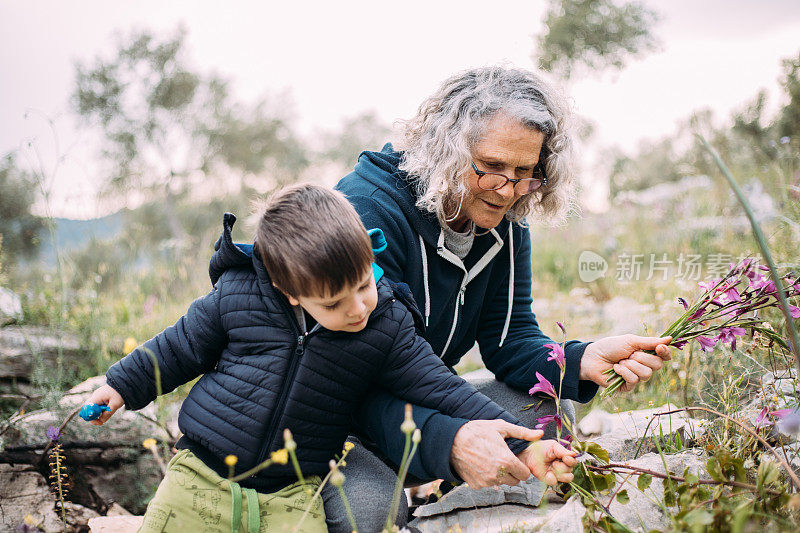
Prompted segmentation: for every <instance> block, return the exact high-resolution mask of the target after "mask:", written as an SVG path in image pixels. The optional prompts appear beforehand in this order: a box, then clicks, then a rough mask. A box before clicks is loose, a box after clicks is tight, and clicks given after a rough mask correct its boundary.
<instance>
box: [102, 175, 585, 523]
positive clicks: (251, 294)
mask: <svg viewBox="0 0 800 533" xmlns="http://www.w3.org/2000/svg"><path fill="white" fill-rule="evenodd" d="M234 221H235V217H233V215H230V214H227V215H226V216H225V219H224V231H223V234H222V236H221V237H220V239H219V241H217V244H216V246H215V248H216V253H215V254H214V255H213V257H212V259H211V264H210V267H209V270H210V274H211V281H212V283H213V285H214V286H213V289H212V290H211V292H210V293H209V294H208V295H206V296H204V297H202V298H199V299H198V300H195V301H194V302H193V303H192V305H191V306H190V307H189V310H188V311H187V313H186V314H185V315H184V316H182V317H181V318H180V319H179V320H178V322H177V323H176V324H175V325H174V326H171V327H169V328H167V329H166V330H164V331H163V332H161V333H159V334H158V335H156V336H155V337H154V338H152V339H151V340H149V341H147V342H146V343H145V344H144V345H143V346H141V347H140V348H138V349H136V350H134V351H133V352H131V353H130V354H129V355H127V356H126V357H124V358H123V359H122V360H120V361H119V362H117V363H116V364H114V365H113V366H112V367H111V368H110V369H109V371H108V373H107V374H106V376H107V385H104V386H103V387H100V388H99V389H97V390H96V391H95V392H94V393H93V394H92V396H91V398H90V400H89V401H90V402H92V403H96V404H104V405H108V406H109V407H110V411H109V412H106V413H103V415H102V416H101V417H100V418H99V419H98V420H96V421H95V423H96V424H98V425H99V424H102V423H104V422H105V421H106V420H108V418H109V417H110V416H111V415H113V414H114V412H115V411H116V410H117V409H119V408H120V407H121V406H122V405H123V404H124V405H125V406H126V407H127V408H128V409H141V408H142V407H144V406H146V405H147V404H149V403H150V402H151V401H153V400H154V399H155V397H156V384H155V377H154V376H155V371H154V366H153V363H152V359H151V357H152V356H154V357H155V359H156V360H157V362H158V368H159V370H160V376H161V388H162V391H163V392H164V393H166V392H169V391H171V390H173V389H174V388H175V387H177V386H178V385H181V384H183V383H186V382H188V381H190V380H192V379H194V378H196V377H197V376H200V375H202V377H201V378H200V379H199V381H198V382H197V383H196V384H195V385H194V386H193V387H192V389H191V391H190V392H189V395H188V396H187V398H186V400H185V401H184V403H183V405H182V407H181V411H180V415H179V418H178V424H179V427H180V429H181V431H182V433H183V436H182V437H181V439H180V440H179V441H178V443H177V444H176V447H177V448H178V449H179V450H180V451H179V453H178V454H177V455H176V456H175V457H174V458H173V459H172V461H170V464H169V467H168V471H167V475H166V476H165V478H164V480H163V481H162V483H161V485H160V486H159V489H158V491H157V493H156V495H155V497H154V498H153V500H152V501H151V502H150V505H149V506H148V509H147V513H146V515H145V521H144V525H143V527H142V530H141V531H191V530H193V528H197V530H198V531H217V530H219V531H222V530H226V531H227V530H232V531H239V525H240V521H241V520H242V517H243V516H244V514H245V513H246V515H247V517H248V521H247V525H248V527H249V530H250V531H257V530H258V529H259V527H260V528H261V529H262V530H268V531H279V530H283V529H286V528H288V529H290V528H291V527H293V526H295V525H296V524H297V522H299V520H300V516H301V515H302V514H303V511H304V510H305V507H306V506H307V504H308V498H309V497H308V496H307V491H306V489H307V488H308V487H307V486H303V485H301V484H300V483H298V482H297V476H296V474H295V471H294V469H293V466H292V464H291V462H290V463H289V464H273V465H271V466H270V467H269V468H266V469H263V470H261V471H259V472H258V473H256V474H255V475H252V476H250V477H248V478H247V479H245V480H242V481H241V484H240V485H239V484H236V483H232V482H229V481H228V480H226V479H225V477H228V476H229V472H230V462H228V463H226V457H228V456H230V455H233V456H236V458H237V460H236V463H235V473H236V474H240V473H242V472H245V471H247V470H249V469H251V468H253V467H254V466H256V465H258V464H259V463H261V462H262V461H264V460H265V459H267V458H269V457H270V454H271V453H273V452H275V451H277V450H279V449H282V448H283V447H284V440H283V436H282V435H283V431H284V429H285V428H288V429H290V430H291V432H292V434H293V435H294V440H295V442H296V443H297V448H296V453H297V458H298V461H299V464H300V468H301V470H302V472H303V474H304V475H305V476H308V477H306V479H307V480H308V482H309V483H311V484H312V485H313V484H318V483H319V478H318V477H316V476H319V475H324V474H325V473H326V472H327V471H328V468H329V467H328V462H329V460H330V459H332V458H333V457H334V455H335V454H337V453H339V452H340V451H341V450H342V446H343V444H344V441H345V439H346V437H347V434H348V430H349V429H350V422H351V415H352V413H353V412H355V411H356V410H357V408H358V406H359V402H360V400H361V398H362V397H363V396H364V394H365V393H366V392H367V391H368V390H370V389H371V388H374V387H378V386H380V387H384V388H386V389H388V390H389V391H391V392H393V393H394V394H396V395H398V396H400V397H402V398H404V399H406V400H408V401H409V402H411V403H414V404H417V405H422V406H426V407H431V408H435V409H438V410H440V411H442V412H444V413H447V414H449V415H451V416H456V417H462V418H469V419H494V418H502V419H505V420H507V421H509V422H512V423H514V424H516V423H518V420H517V419H516V418H515V417H513V416H512V415H510V414H509V413H507V412H506V411H504V410H503V409H502V408H500V407H498V406H497V405H496V404H494V403H493V402H491V401H490V400H489V399H488V398H487V397H485V396H483V395H482V394H480V393H478V392H477V391H476V390H475V389H474V388H473V387H472V386H471V385H469V384H468V383H467V382H465V381H464V380H463V379H461V378H460V377H458V376H456V375H454V374H453V373H451V372H450V371H449V370H448V369H447V368H446V367H445V365H444V364H443V363H442V361H441V360H440V359H439V357H437V356H436V354H434V353H433V351H432V349H431V347H430V345H428V343H427V342H425V340H424V339H423V338H422V337H421V336H419V335H417V333H416V329H415V325H414V319H413V317H412V312H416V314H417V315H418V314H419V311H418V310H416V308H415V307H414V304H413V302H409V301H405V303H403V301H404V300H405V299H404V298H403V297H402V296H401V295H400V293H397V294H396V293H395V291H393V288H392V285H391V284H390V283H389V282H388V281H387V280H385V279H380V277H381V271H380V268H379V267H377V265H374V264H373V262H372V261H373V245H372V242H371V241H370V237H369V236H368V234H367V232H366V230H365V229H364V226H363V225H362V223H361V221H360V219H359V217H358V215H357V214H356V212H355V210H354V209H353V207H352V206H351V205H350V203H348V202H347V200H346V199H345V198H344V196H343V195H341V194H340V193H338V192H335V191H333V190H329V189H325V188H322V187H319V186H314V185H309V184H304V185H295V186H291V187H287V188H285V189H283V190H281V191H279V192H277V193H276V194H274V195H273V196H272V197H271V198H270V200H269V202H268V204H267V206H266V208H265V210H264V213H263V215H262V216H261V219H260V223H259V227H258V230H257V235H256V239H255V245H254V246H247V245H235V244H234V243H233V241H232V240H231V228H232V225H233V223H234ZM381 238H382V237H381ZM384 246H385V244H384ZM376 281H377V283H376ZM540 435H541V433H540V432H533V431H531V433H530V439H531V440H534V439H536V438H538V437H539V436H540ZM422 438H425V435H423V436H422ZM526 444H527V443H522V442H519V441H516V442H510V443H509V445H510V446H511V447H512V449H515V448H516V449H515V451H516V452H517V453H518V452H519V451H521V449H522V448H524V446H525V445H526ZM542 446H544V447H545V448H546V451H547V452H549V453H545V456H548V457H553V458H554V459H550V464H549V465H548V464H545V465H543V466H544V469H545V470H546V469H547V467H548V466H551V467H552V466H558V467H559V468H558V470H559V471H563V470H564V468H563V467H564V464H563V463H566V464H567V465H570V466H571V465H573V464H574V459H573V457H572V454H571V452H567V451H566V450H565V449H564V448H563V447H561V446H560V445H558V444H557V443H555V442H554V441H546V442H544V443H542ZM555 463H559V464H558V465H556V464H555ZM551 470H553V469H552V468H551ZM565 475H566V476H568V477H570V476H571V475H570V474H568V473H562V474H561V475H560V476H559V477H560V479H565V480H566V479H568V477H567V478H565V477H564V476H565ZM312 476H313V477H312ZM312 488H313V487H312ZM242 493H244V496H245V499H244V500H243V499H242ZM251 510H252V511H251ZM312 511H313V513H312V515H311V517H310V518H307V519H306V521H305V522H304V524H303V530H305V531H320V530H322V531H324V530H325V520H324V513H323V512H322V506H321V503H320V502H319V501H317V502H315V503H314V506H313V507H312ZM288 529H287V530H288Z"/></svg>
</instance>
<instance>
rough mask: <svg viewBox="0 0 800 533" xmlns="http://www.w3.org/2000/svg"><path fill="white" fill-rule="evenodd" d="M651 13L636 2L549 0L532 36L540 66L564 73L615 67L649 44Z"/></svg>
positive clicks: (641, 52) (652, 39) (653, 18)
mask: <svg viewBox="0 0 800 533" xmlns="http://www.w3.org/2000/svg"><path fill="white" fill-rule="evenodd" d="M657 20H658V16H657V15H656V13H655V12H654V11H652V10H650V9H648V8H647V7H645V6H644V5H643V4H641V3H639V2H622V3H619V2H612V1H611V0H549V2H548V7H547V12H546V14H545V18H544V24H545V27H546V31H545V32H544V33H543V34H542V35H540V36H539V37H538V39H537V45H538V46H537V48H538V57H535V59H538V61H539V63H540V65H541V66H542V68H544V69H547V70H550V71H553V72H556V73H558V74H560V75H563V76H569V75H570V74H571V73H572V72H573V71H574V70H575V69H576V67H578V66H580V65H582V66H585V67H588V68H589V69H590V70H604V69H608V68H613V69H616V70H621V69H622V68H623V67H624V66H625V64H626V62H627V61H628V59H630V58H632V57H638V56H641V55H644V54H645V53H647V52H649V51H651V50H653V49H654V48H655V47H656V46H657V40H656V38H655V37H654V36H653V34H652V33H651V30H652V27H653V25H654V24H655V23H656V21H657Z"/></svg>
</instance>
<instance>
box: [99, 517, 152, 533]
mask: <svg viewBox="0 0 800 533" xmlns="http://www.w3.org/2000/svg"><path fill="white" fill-rule="evenodd" d="M142 522H144V517H143V516H100V517H98V518H92V519H91V520H89V531H91V532H92V533H136V532H137V531H139V528H140V527H142Z"/></svg>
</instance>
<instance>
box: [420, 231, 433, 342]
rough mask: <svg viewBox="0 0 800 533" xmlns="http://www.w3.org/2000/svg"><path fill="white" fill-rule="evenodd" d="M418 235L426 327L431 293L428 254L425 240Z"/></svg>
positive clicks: (429, 314) (426, 325)
mask: <svg viewBox="0 0 800 533" xmlns="http://www.w3.org/2000/svg"><path fill="white" fill-rule="evenodd" d="M418 237H419V251H420V253H421V254H422V284H423V286H424V287H425V327H426V328H427V327H428V317H430V316H431V294H430V287H429V286H428V255H427V254H426V253H425V242H424V241H423V240H422V235H418Z"/></svg>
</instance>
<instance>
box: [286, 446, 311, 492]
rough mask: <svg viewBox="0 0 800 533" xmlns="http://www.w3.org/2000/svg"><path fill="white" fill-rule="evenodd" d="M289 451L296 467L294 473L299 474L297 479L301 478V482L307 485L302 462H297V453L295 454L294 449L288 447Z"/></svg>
mask: <svg viewBox="0 0 800 533" xmlns="http://www.w3.org/2000/svg"><path fill="white" fill-rule="evenodd" d="M287 451H288V452H289V457H290V458H291V460H292V466H293V467H294V473H295V474H297V479H299V480H300V483H303V484H304V485H305V482H306V480H305V478H303V472H302V470H300V463H298V462H297V454H295V453H294V450H293V449H291V448H287Z"/></svg>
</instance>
